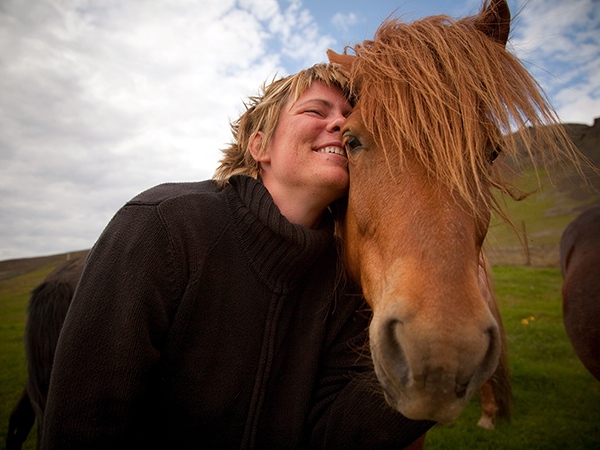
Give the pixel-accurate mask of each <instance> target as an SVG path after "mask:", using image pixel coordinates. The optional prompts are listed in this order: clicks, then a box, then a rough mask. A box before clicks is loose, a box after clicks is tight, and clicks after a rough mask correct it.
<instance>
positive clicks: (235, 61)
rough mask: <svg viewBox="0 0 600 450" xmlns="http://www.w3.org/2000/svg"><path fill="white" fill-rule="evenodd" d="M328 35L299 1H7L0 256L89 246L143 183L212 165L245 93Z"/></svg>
mask: <svg viewBox="0 0 600 450" xmlns="http://www.w3.org/2000/svg"><path fill="white" fill-rule="evenodd" d="M331 43H332V39H331V38H329V37H327V36H322V35H320V34H319V33H318V30H317V28H316V24H315V23H314V20H313V19H312V17H311V16H310V14H308V12H307V11H306V10H304V9H303V8H302V6H301V4H300V2H299V1H298V0H294V1H292V2H290V3H289V4H286V9H283V10H282V9H281V8H280V6H279V4H278V3H277V2H276V1H275V0H241V1H238V2H237V3H236V2H235V1H234V0H169V1H156V0H153V1H152V2H139V1H133V0H131V1H117V0H103V1H102V2H97V1H94V0H38V1H36V2H25V3H23V2H19V1H17V0H5V1H4V2H3V4H2V8H0V54H2V59H0V221H1V222H2V226H1V228H0V259H7V258H12V257H21V256H36V255H40V254H48V253H54V252H60V251H70V250H74V249H79V248H85V247H89V246H91V245H92V244H93V242H94V240H95V239H96V238H97V236H98V234H99V233H100V232H101V230H102V229H103V227H104V226H105V225H106V223H107V222H108V220H109V219H110V217H111V216H112V215H113V214H114V212H116V210H117V209H118V208H119V207H120V206H121V205H122V204H123V203H124V202H125V201H127V200H128V199H129V198H131V197H132V196H134V195H135V194H137V193H138V192H139V191H141V190H144V189H146V188H148V187H151V186H152V185H154V184H157V183H160V182H164V181H184V180H198V179H205V178H209V177H210V176H211V175H212V173H213V171H214V169H215V168H216V166H217V161H218V159H219V158H220V152H219V149H220V148H222V147H224V146H225V145H226V143H227V142H228V141H229V139H230V132H229V121H230V120H232V119H235V118H236V117H237V116H238V115H239V113H240V112H241V110H242V101H243V100H244V99H245V98H246V97H247V96H248V95H251V94H254V93H255V92H256V91H257V89H258V87H259V85H260V84H262V82H263V81H265V80H266V79H271V78H272V77H273V76H274V75H275V74H279V75H280V76H281V75H285V74H286V73H288V72H289V71H290V67H291V68H292V70H296V69H299V68H303V67H306V66H307V65H309V64H313V63H315V62H318V61H321V60H323V59H324V57H325V50H326V48H327V47H328V46H329V45H330V44H331Z"/></svg>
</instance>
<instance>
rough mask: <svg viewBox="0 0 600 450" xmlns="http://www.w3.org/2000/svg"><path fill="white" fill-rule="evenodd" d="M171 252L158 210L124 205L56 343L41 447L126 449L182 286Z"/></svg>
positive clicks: (90, 263)
mask: <svg viewBox="0 0 600 450" xmlns="http://www.w3.org/2000/svg"><path fill="white" fill-rule="evenodd" d="M172 253H173V250H172V245H171V242H170V239H169V235H168V233H167V231H166V228H165V226H164V225H163V223H162V221H161V218H160V216H159V213H158V211H157V208H156V206H153V205H128V206H125V207H124V208H122V209H121V211H119V212H118V213H117V215H116V216H115V217H114V218H113V220H112V221H111V223H109V225H108V226H107V228H106V229H105V230H104V232H103V233H102V235H101V237H100V239H99V240H98V242H97V243H96V245H95V246H94V248H93V249H92V252H91V253H90V255H89V257H88V260H87V262H86V267H85V269H84V273H83V275H82V278H81V280H80V283H79V285H78V288H77V290H76V293H75V296H74V299H73V301H72V304H71V307H70V309H69V312H68V314H67V317H66V319H65V323H64V326H63V329H62V332H61V336H60V339H59V342H58V346H57V350H56V356H55V361H54V367H53V372H52V378H51V383H50V390H49V395H48V401H47V408H46V412H45V416H44V423H43V441H42V448H44V449H59V448H60V449H63V450H64V449H71V448H73V449H75V448H79V449H80V448H86V449H94V448H98V449H100V448H103V449H106V448H111V449H116V448H125V447H127V446H130V445H131V439H133V438H132V434H133V433H132V431H131V430H132V429H134V428H135V420H136V417H140V414H138V412H139V411H140V410H141V408H143V407H144V405H143V402H144V393H145V391H146V389H147V386H148V383H149V380H150V377H151V374H152V370H153V366H154V365H155V364H156V362H157V361H158V360H159V358H160V353H161V345H162V343H163V341H164V339H165V337H166V333H167V331H168V327H169V321H170V317H172V315H173V313H174V310H175V308H176V303H177V299H178V297H179V292H180V291H181V289H182V286H181V284H182V283H183V282H182V281H180V280H177V278H176V276H175V274H176V273H179V272H181V270H180V269H179V268H176V267H175V266H174V264H175V263H174V262H173V261H174V258H173V254H172Z"/></svg>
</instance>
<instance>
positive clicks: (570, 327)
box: [560, 205, 600, 380]
mask: <svg viewBox="0 0 600 450" xmlns="http://www.w3.org/2000/svg"><path fill="white" fill-rule="evenodd" d="M560 260H561V266H562V273H563V277H564V283H563V288H562V297H563V319H564V322H565V329H566V330H567V336H568V337H569V340H570V341H571V344H572V345H573V348H574V349H575V353H577V356H578V357H579V359H580V360H581V362H582V363H583V365H584V366H585V367H586V368H587V369H588V370H589V371H590V372H591V373H592V375H594V377H596V378H597V379H598V380H600V205H596V206H593V207H591V208H588V209H587V210H585V211H584V212H583V213H581V215H579V216H578V217H577V218H576V219H575V220H573V222H571V223H570V224H569V226H568V227H567V228H566V229H565V231H564V233H563V235H562V238H561V241H560Z"/></svg>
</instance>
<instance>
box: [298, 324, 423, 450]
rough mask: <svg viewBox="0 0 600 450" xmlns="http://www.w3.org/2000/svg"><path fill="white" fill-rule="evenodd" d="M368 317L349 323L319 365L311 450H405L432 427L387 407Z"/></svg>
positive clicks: (311, 423)
mask: <svg viewBox="0 0 600 450" xmlns="http://www.w3.org/2000/svg"><path fill="white" fill-rule="evenodd" d="M367 326H368V319H367V318H365V317H361V316H360V315H359V314H358V313H354V314H353V316H352V317H351V318H350V319H349V320H348V321H347V323H346V324H345V326H344V328H343V329H342V330H340V332H339V334H338V335H337V336H336V339H335V342H334V343H333V345H331V347H330V348H329V350H328V351H327V353H326V355H325V357H324V358H323V360H322V363H321V369H320V376H319V380H318V385H317V389H316V394H315V399H314V403H313V404H314V406H313V408H312V411H311V414H310V417H309V425H310V428H311V430H312V431H311V433H312V434H311V438H310V448H311V449H317V448H320V449H342V448H343V449H348V450H349V449H369V450H375V449H403V448H405V447H407V446H408V445H410V444H411V443H412V442H414V441H415V440H416V439H418V438H419V437H421V436H422V435H423V434H425V432H426V431H427V430H428V429H429V428H431V427H432V426H433V425H434V423H433V422H428V421H416V420H410V419H407V418H406V417H404V416H403V415H402V414H400V413H399V412H397V411H395V410H394V409H393V408H391V407H390V406H388V405H387V403H386V402H385V399H384V396H383V392H382V390H381V387H380V385H379V383H378V381H377V377H376V375H375V372H374V369H373V363H372V361H371V354H370V351H369V348H368V330H367V329H366V328H367Z"/></svg>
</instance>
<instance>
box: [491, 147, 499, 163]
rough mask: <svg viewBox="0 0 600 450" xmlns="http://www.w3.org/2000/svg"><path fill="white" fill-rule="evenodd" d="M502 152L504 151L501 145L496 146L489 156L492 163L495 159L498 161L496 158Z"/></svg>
mask: <svg viewBox="0 0 600 450" xmlns="http://www.w3.org/2000/svg"><path fill="white" fill-rule="evenodd" d="M500 152H502V149H501V148H500V147H499V146H496V147H495V148H494V149H493V150H492V152H491V153H490V155H489V156H488V162H489V163H490V164H494V161H496V158H498V156H499V155H500Z"/></svg>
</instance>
